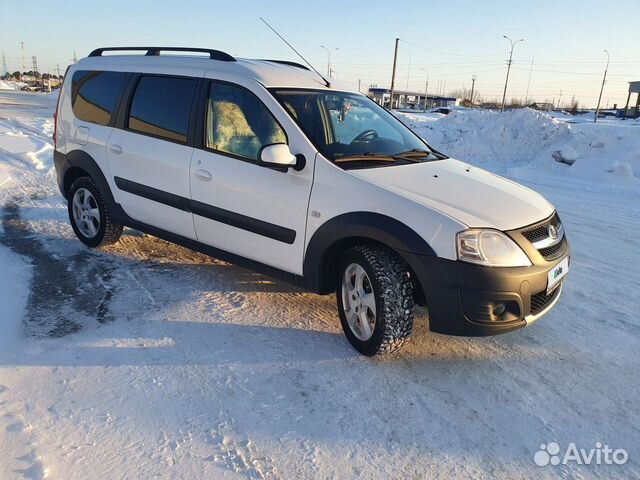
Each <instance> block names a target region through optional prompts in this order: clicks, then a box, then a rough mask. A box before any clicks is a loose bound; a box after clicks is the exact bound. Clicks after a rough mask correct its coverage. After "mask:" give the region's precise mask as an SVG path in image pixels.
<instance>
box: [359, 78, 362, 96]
mask: <svg viewBox="0 0 640 480" xmlns="http://www.w3.org/2000/svg"><path fill="white" fill-rule="evenodd" d="M361 83H362V79H361V78H359V79H358V91H359V92H360V93H362V90H361V89H360V84H361Z"/></svg>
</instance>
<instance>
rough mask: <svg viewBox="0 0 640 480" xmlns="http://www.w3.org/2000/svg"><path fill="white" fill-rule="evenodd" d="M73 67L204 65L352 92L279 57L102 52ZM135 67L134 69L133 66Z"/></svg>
mask: <svg viewBox="0 0 640 480" xmlns="http://www.w3.org/2000/svg"><path fill="white" fill-rule="evenodd" d="M75 67H76V69H91V70H100V69H106V70H118V69H125V70H129V71H136V72H144V71H145V67H147V68H149V69H152V71H153V72H154V73H157V69H158V68H163V67H166V68H170V69H171V71H172V73H175V71H176V70H178V71H179V70H180V69H184V70H185V75H187V76H189V75H192V73H188V72H189V71H191V72H192V71H193V69H203V68H204V69H205V70H206V71H207V72H214V73H215V72H221V73H224V74H225V75H231V76H234V75H237V76H238V77H242V78H251V79H253V80H255V81H256V82H258V83H260V84H262V85H264V86H265V87H267V88H272V87H289V88H309V89H322V90H325V89H326V90H339V91H348V92H354V90H353V88H351V87H349V86H346V85H344V84H341V83H340V82H338V81H336V80H334V79H329V82H330V86H329V87H327V85H326V83H325V81H324V79H323V78H322V77H320V76H319V75H318V74H317V73H315V72H313V71H312V70H310V69H308V68H306V67H304V66H302V65H299V64H295V63H294V62H287V61H281V60H257V59H248V58H235V59H234V61H225V60H214V59H210V58H207V57H203V56H193V55H151V56H150V55H106V56H89V57H86V58H83V59H81V60H80V61H79V62H78V63H77V64H75ZM134 69H135V70H134Z"/></svg>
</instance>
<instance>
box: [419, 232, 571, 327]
mask: <svg viewBox="0 0 640 480" xmlns="http://www.w3.org/2000/svg"><path fill="white" fill-rule="evenodd" d="M406 255H408V256H409V257H410V258H408V259H407V260H408V262H409V264H410V265H412V268H413V271H414V272H413V273H414V274H415V276H416V277H417V283H419V284H420V287H422V291H423V293H424V297H425V298H426V301H427V305H428V308H429V328H430V330H431V331H433V332H437V333H443V334H447V335H461V336H487V335H498V334H501V333H507V332H511V331H513V330H517V329H519V328H522V327H525V326H527V325H529V324H531V323H533V322H535V321H536V320H538V319H539V318H540V317H542V316H543V315H544V314H546V313H547V312H548V311H549V310H551V308H552V307H553V306H554V305H555V304H556V302H557V301H558V299H559V298H560V295H561V293H562V283H563V282H564V279H563V280H562V282H560V284H558V285H557V286H556V287H555V288H554V290H552V291H551V292H549V294H548V295H547V278H548V273H549V271H550V270H551V269H553V268H554V267H555V266H556V265H557V264H558V263H560V262H561V261H562V260H564V258H566V257H567V256H569V255H570V249H569V245H568V243H567V244H566V248H565V249H564V251H563V252H562V255H561V256H559V257H558V258H554V260H553V261H545V260H543V259H536V262H535V264H534V265H532V266H529V267H484V266H481V265H474V264H470V263H466V262H460V261H453V260H446V259H442V258H437V257H427V256H423V255H416V254H406ZM502 305H504V312H500V311H501V310H502Z"/></svg>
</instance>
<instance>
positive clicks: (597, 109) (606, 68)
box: [593, 50, 609, 123]
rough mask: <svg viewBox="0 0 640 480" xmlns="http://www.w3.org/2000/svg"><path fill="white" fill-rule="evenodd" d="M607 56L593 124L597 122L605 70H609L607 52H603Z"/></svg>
mask: <svg viewBox="0 0 640 480" xmlns="http://www.w3.org/2000/svg"><path fill="white" fill-rule="evenodd" d="M604 52H605V53H606V54H607V65H606V66H605V67H604V76H603V77H602V86H601V87H600V96H599V97H598V105H597V106H596V116H595V117H594V119H593V123H596V122H597V121H598V112H599V111H600V100H602V91H603V90H604V82H606V81H607V70H609V51H608V50H605V51H604Z"/></svg>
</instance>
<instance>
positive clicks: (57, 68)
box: [56, 63, 60, 78]
mask: <svg viewBox="0 0 640 480" xmlns="http://www.w3.org/2000/svg"><path fill="white" fill-rule="evenodd" d="M56 71H57V72H58V78H60V64H59V63H56Z"/></svg>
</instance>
